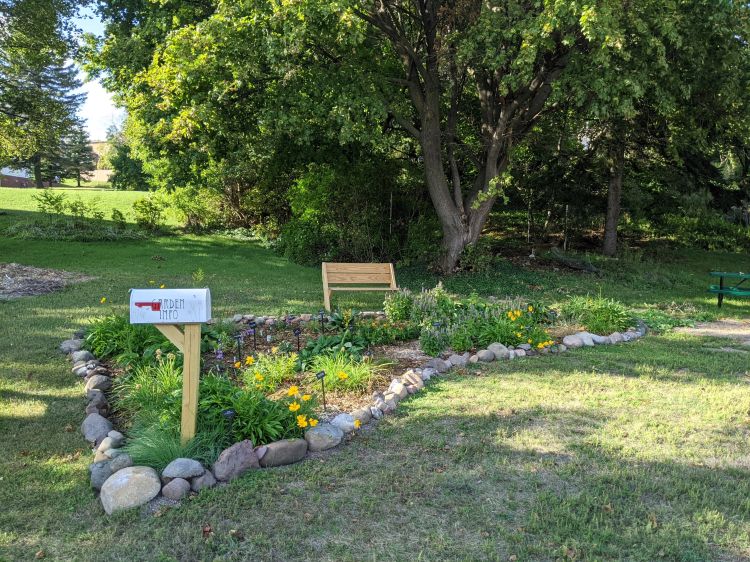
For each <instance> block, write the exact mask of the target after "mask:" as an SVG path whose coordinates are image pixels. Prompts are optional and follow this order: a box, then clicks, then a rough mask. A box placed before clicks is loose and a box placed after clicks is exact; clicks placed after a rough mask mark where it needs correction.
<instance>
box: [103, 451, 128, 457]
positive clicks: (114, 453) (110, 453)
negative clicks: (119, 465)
mask: <svg viewBox="0 0 750 562" xmlns="http://www.w3.org/2000/svg"><path fill="white" fill-rule="evenodd" d="M104 454H105V455H106V456H108V457H109V458H110V459H116V458H117V457H119V456H120V455H124V454H125V451H124V450H123V449H107V450H106V451H104Z"/></svg>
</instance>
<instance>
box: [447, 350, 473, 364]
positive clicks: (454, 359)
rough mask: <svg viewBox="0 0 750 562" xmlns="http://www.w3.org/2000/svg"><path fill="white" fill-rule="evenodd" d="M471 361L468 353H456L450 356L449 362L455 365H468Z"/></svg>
mask: <svg viewBox="0 0 750 562" xmlns="http://www.w3.org/2000/svg"><path fill="white" fill-rule="evenodd" d="M468 362H469V357H468V356H467V355H456V354H455V353H454V354H453V355H451V356H450V357H448V363H450V364H451V365H453V366H454V367H466V364H467V363H468Z"/></svg>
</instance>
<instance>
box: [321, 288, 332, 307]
mask: <svg viewBox="0 0 750 562" xmlns="http://www.w3.org/2000/svg"><path fill="white" fill-rule="evenodd" d="M332 293H333V291H329V290H328V289H324V290H323V304H324V305H325V309H326V312H331V294H332Z"/></svg>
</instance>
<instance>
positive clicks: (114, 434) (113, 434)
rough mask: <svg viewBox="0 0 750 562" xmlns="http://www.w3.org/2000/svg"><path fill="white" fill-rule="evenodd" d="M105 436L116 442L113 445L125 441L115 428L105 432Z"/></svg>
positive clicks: (118, 444)
mask: <svg viewBox="0 0 750 562" xmlns="http://www.w3.org/2000/svg"><path fill="white" fill-rule="evenodd" d="M107 437H111V438H112V439H113V440H114V441H115V442H116V443H117V445H115V447H119V446H120V445H122V443H123V442H124V441H125V436H124V435H123V434H122V433H120V432H119V431H117V430H115V429H113V430H112V431H110V432H109V433H107Z"/></svg>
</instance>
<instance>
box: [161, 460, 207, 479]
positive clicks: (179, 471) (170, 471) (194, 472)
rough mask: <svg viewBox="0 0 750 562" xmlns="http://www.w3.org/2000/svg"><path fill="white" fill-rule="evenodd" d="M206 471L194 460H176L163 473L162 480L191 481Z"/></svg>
mask: <svg viewBox="0 0 750 562" xmlns="http://www.w3.org/2000/svg"><path fill="white" fill-rule="evenodd" d="M205 471H206V469H205V468H203V465H202V464H201V463H199V462H198V461H196V460H194V459H184V458H180V459H175V460H173V461H172V462H171V463H169V464H168V465H167V466H166V468H164V470H163V471H162V473H161V476H162V478H184V479H185V480H189V479H190V478H193V477H195V476H200V475H201V474H203V473H204V472H205Z"/></svg>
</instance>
